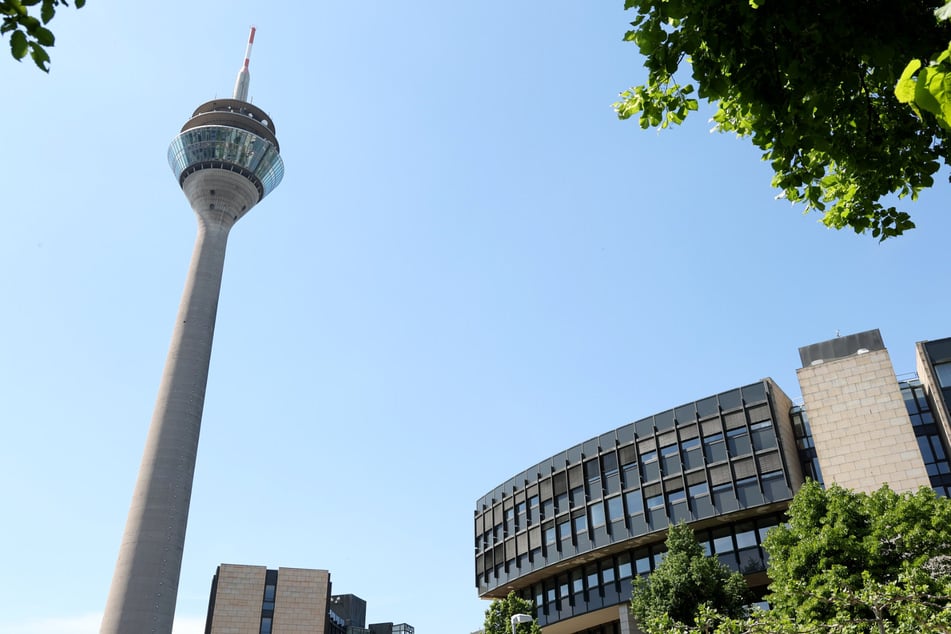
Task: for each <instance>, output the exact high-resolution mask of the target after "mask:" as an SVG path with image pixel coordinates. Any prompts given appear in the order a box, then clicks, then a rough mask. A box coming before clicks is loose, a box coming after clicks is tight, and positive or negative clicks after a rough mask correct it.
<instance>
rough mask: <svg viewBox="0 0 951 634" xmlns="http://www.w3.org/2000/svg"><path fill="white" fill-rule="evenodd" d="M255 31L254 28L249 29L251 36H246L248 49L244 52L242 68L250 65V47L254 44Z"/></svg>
mask: <svg viewBox="0 0 951 634" xmlns="http://www.w3.org/2000/svg"><path fill="white" fill-rule="evenodd" d="M255 31H257V29H256V28H255V27H253V26H252V27H251V34H250V35H249V36H248V48H247V49H245V51H244V67H245V68H247V67H248V64H250V63H251V45H252V44H254V32H255Z"/></svg>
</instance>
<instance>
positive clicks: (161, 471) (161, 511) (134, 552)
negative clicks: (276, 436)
mask: <svg viewBox="0 0 951 634" xmlns="http://www.w3.org/2000/svg"><path fill="white" fill-rule="evenodd" d="M254 31H255V29H254V27H251V35H250V37H249V38H248V48H247V52H246V53H245V57H244V64H243V65H242V66H241V69H240V70H239V71H238V79H237V81H236V82H235V87H234V96H233V98H232V99H216V100H213V101H209V102H207V103H204V104H202V105H201V106H199V107H198V109H197V110H195V112H194V114H193V115H192V117H191V119H189V120H188V122H187V123H186V124H185V125H184V126H183V127H182V131H181V133H180V134H179V135H178V136H176V137H175V138H174V139H173V140H172V143H171V145H170V146H169V148H168V162H169V165H170V166H171V168H172V171H173V172H174V173H175V177H176V178H177V179H178V182H179V184H180V185H181V187H182V190H183V191H184V192H185V196H186V197H187V198H188V202H189V203H191V206H192V209H193V210H194V211H195V214H196V215H197V217H198V237H197V239H196V241H195V250H194V252H193V254H192V261H191V266H190V268H189V270H188V276H187V277H186V279H185V291H184V293H183V294H182V302H181V305H180V306H179V309H178V318H177V321H176V322H175V329H174V331H173V333H172V342H171V345H170V346H169V351H168V358H167V359H166V361H165V371H164V372H163V374H162V382H161V384H160V386H159V393H158V399H157V401H156V404H155V411H154V413H153V415H152V423H151V426H150V427H149V433H148V438H147V439H146V443H145V451H144V453H143V456H142V464H141V466H140V468H139V476H138V480H137V481H136V484H135V491H134V492H133V494H132V504H131V507H130V509H129V516H128V519H127V520H126V526H125V533H124V534H123V536H122V543H121V544H120V546H119V558H118V562H117V563H116V569H115V573H114V575H113V577H112V586H111V588H110V589H109V598H108V599H107V601H106V609H105V614H104V616H103V620H102V627H101V628H100V632H101V634H170V633H171V631H172V620H173V618H174V616H175V600H176V597H177V595H178V579H179V574H180V572H181V567H182V551H183V548H184V544H185V526H186V523H187V521H188V504H189V501H190V499H191V491H192V479H193V476H194V473H195V458H196V456H197V453H198V433H199V428H200V427H201V414H202V408H203V406H204V401H205V386H206V384H207V382H208V364H209V361H210V359H211V343H212V337H213V336H214V332H215V314H216V313H217V310H218V294H219V290H220V288H221V274H222V270H223V268H224V259H225V246H226V243H227V240H228V232H229V231H230V229H231V227H232V226H233V225H234V223H235V222H237V221H238V219H239V218H241V217H242V216H243V215H244V214H246V213H247V212H248V211H249V210H250V209H251V207H253V206H254V205H255V204H257V203H258V202H259V201H260V200H261V199H263V198H264V197H265V196H267V195H268V193H270V192H271V191H272V190H273V189H274V188H275V187H277V185H278V184H279V183H280V182H281V178H282V177H283V176H284V162H283V161H282V160H281V156H280V154H279V152H280V147H279V146H278V143H277V137H276V136H275V135H274V123H273V122H272V121H271V119H270V117H268V116H267V114H266V113H265V112H264V111H263V110H261V109H260V108H257V107H255V106H253V105H251V104H250V103H248V85H249V83H250V74H249V73H248V64H249V57H250V55H251V45H252V43H253V42H254Z"/></svg>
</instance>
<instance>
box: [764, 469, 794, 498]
mask: <svg viewBox="0 0 951 634" xmlns="http://www.w3.org/2000/svg"><path fill="white" fill-rule="evenodd" d="M760 482H761V483H762V485H763V493H765V494H766V500H767V501H772V500H779V499H782V498H783V497H785V496H788V495H789V489H787V488H786V478H785V477H783V472H782V471H770V472H769V473H764V474H763V475H762V476H761V477H760Z"/></svg>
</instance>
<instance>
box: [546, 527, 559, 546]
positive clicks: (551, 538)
mask: <svg viewBox="0 0 951 634" xmlns="http://www.w3.org/2000/svg"><path fill="white" fill-rule="evenodd" d="M556 541H558V538H557V537H556V535H555V526H554V524H552V525H551V526H548V527H547V528H546V529H545V543H546V544H554V543H555V542H556Z"/></svg>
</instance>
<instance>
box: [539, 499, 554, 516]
mask: <svg viewBox="0 0 951 634" xmlns="http://www.w3.org/2000/svg"><path fill="white" fill-rule="evenodd" d="M554 516H555V502H554V501H553V500H545V501H544V502H542V517H545V518H551V517H554Z"/></svg>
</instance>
